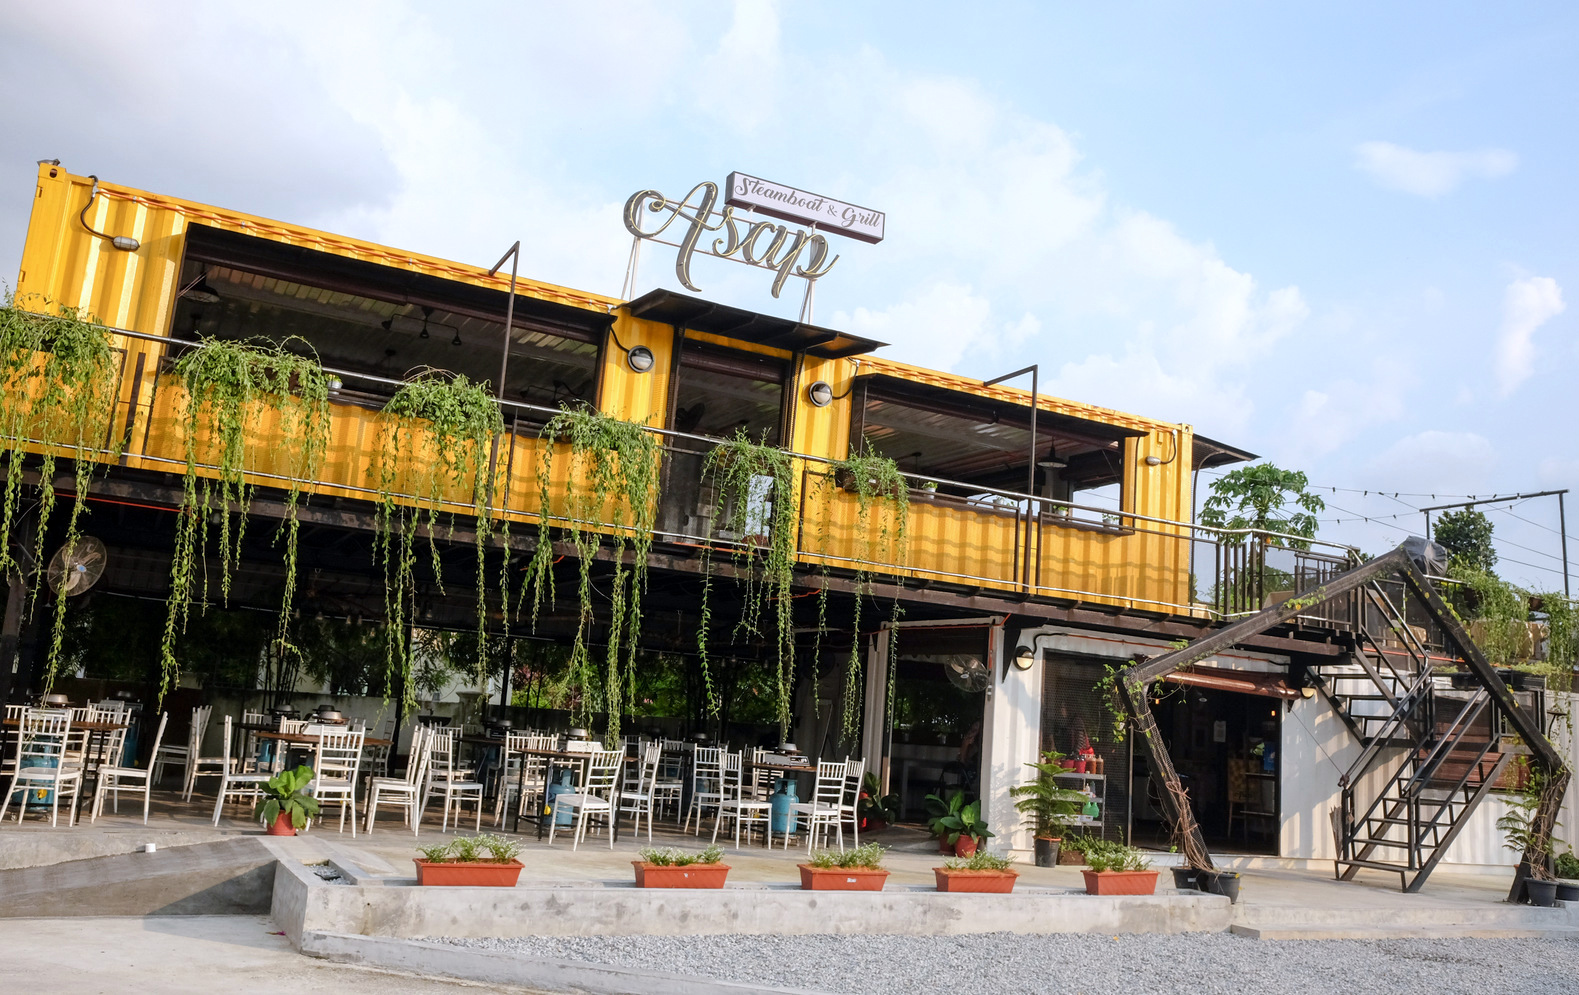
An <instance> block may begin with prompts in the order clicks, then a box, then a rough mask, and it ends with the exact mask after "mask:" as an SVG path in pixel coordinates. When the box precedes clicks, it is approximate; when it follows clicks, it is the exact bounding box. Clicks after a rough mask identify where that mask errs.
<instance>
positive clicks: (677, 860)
mask: <svg viewBox="0 0 1579 995" xmlns="http://www.w3.org/2000/svg"><path fill="white" fill-rule="evenodd" d="M638 852H639V854H640V856H641V859H643V860H645V861H646V862H647V863H649V864H655V865H657V866H659V867H690V866H691V865H692V864H716V863H718V862H719V861H720V860H723V859H724V848H723V847H721V846H710V847H707V848H706V849H704V850H702V851H700V852H698V853H687V852H686V851H684V850H682V849H680V848H679V847H675V846H666V847H662V848H659V847H651V846H649V847H643V848H642V849H641V850H640V851H638Z"/></svg>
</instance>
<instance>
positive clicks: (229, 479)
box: [160, 338, 329, 690]
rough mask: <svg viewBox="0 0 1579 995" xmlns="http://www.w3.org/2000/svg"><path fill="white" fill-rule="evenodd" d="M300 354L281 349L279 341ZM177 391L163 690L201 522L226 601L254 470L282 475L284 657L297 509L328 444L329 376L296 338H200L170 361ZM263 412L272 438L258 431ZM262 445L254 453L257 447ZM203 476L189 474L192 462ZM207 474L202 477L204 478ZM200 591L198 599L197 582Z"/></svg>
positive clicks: (198, 550) (201, 545)
mask: <svg viewBox="0 0 1579 995" xmlns="http://www.w3.org/2000/svg"><path fill="white" fill-rule="evenodd" d="M292 345H294V346H296V347H298V348H301V349H303V350H305V354H299V353H296V352H291V351H289V349H288V347H289V346H292ZM175 376H176V378H177V379H178V380H179V381H180V383H181V386H182V388H183V390H184V394H183V398H182V402H181V407H180V408H179V410H178V413H177V417H178V419H179V420H180V424H181V434H182V437H183V439H184V440H185V444H186V453H185V455H186V472H185V474H184V475H183V477H182V482H181V507H180V513H179V515H178V516H177V522H176V533H175V548H174V552H173V554H172V556H171V558H170V597H169V599H168V608H167V611H166V615H165V629H164V639H163V642H162V644H161V646H160V660H161V664H162V670H163V689H164V690H168V689H169V687H170V685H171V684H172V683H173V682H174V680H175V679H176V677H177V675H178V673H179V668H180V664H179V662H178V661H177V660H176V658H175V653H174V651H173V647H174V644H175V640H176V637H177V636H178V635H179V634H180V633H182V632H184V631H185V629H186V621H187V616H188V613H189V612H190V610H191V606H192V601H193V597H194V587H193V574H194V573H195V572H196V568H197V566H198V564H200V563H203V562H204V561H205V556H204V553H205V550H206V546H207V538H208V528H209V521H210V519H211V518H212V517H214V516H217V517H218V519H219V565H220V572H219V588H220V596H221V598H223V599H224V600H227V601H228V600H229V598H230V578H231V575H232V574H233V573H234V572H235V571H236V569H237V568H238V567H239V566H240V565H241V546H242V541H243V540H244V539H245V537H246V527H247V515H248V512H249V510H250V508H251V505H252V495H253V490H254V486H253V484H252V483H251V482H249V481H248V479H247V476H246V474H247V473H248V472H249V471H251V472H256V471H258V470H259V469H260V468H261V467H262V466H265V465H268V466H272V467H273V471H272V472H273V474H274V475H275V476H278V477H283V478H285V479H284V488H285V518H284V519H283V520H282V521H281V523H280V528H279V531H278V532H277V533H276V534H275V541H276V542H283V544H284V553H285V583H284V591H283V595H282V598H281V605H280V621H279V627H278V630H277V633H276V637H275V641H276V644H277V646H276V649H277V651H278V652H280V653H285V654H288V653H290V652H291V649H292V648H291V646H290V642H289V638H288V632H289V629H288V624H287V623H288V621H289V619H290V613H291V606H292V603H293V601H294V600H295V593H296V562H297V555H296V540H297V533H298V527H299V522H298V519H297V506H298V504H299V503H300V500H301V495H302V488H303V484H304V482H305V481H310V480H313V479H316V477H317V476H318V469H319V467H320V466H321V465H322V463H323V456H324V452H325V450H326V449H327V448H328V443H329V376H328V374H326V373H324V371H323V367H322V366H321V365H320V364H319V362H318V356H317V354H316V353H315V352H313V350H312V347H311V346H309V345H308V344H307V343H306V342H305V341H303V340H301V339H287V340H285V341H284V342H278V343H276V342H270V341H268V340H266V339H251V340H248V341H239V342H238V341H232V340H226V339H213V338H206V339H204V340H202V342H201V343H200V344H199V347H198V348H195V349H191V350H189V351H187V352H186V353H184V354H183V355H181V356H180V357H179V358H178V359H177V360H176V362H175ZM271 413H272V414H273V415H274V416H275V417H276V418H277V419H278V423H277V427H278V435H277V437H271V436H267V435H263V434H261V433H260V432H259V431H258V427H259V425H260V423H261V422H262V420H263V419H266V418H268V417H269V415H270V414H271ZM260 449H262V451H263V452H262V454H260V452H259V450H260ZM200 467H201V468H203V469H204V470H206V471H207V472H206V473H204V474H201V475H200V474H199V468H200ZM210 474H211V475H210ZM203 586H204V590H203V591H202V592H201V597H202V599H203V600H205V601H206V600H207V594H208V592H207V589H206V588H207V581H206V579H205V581H204V585H203Z"/></svg>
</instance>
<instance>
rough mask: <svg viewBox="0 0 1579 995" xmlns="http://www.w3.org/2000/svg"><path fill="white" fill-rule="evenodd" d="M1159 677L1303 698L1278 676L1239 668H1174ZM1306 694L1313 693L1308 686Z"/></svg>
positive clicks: (1221, 688) (1290, 698)
mask: <svg viewBox="0 0 1579 995" xmlns="http://www.w3.org/2000/svg"><path fill="white" fill-rule="evenodd" d="M1163 680H1165V681H1168V682H1170V683H1173V684H1187V685H1189V686H1191V687H1199V688H1206V689H1208V690H1211V691H1232V692H1234V693H1235V694H1253V695H1260V696H1261V697H1263V698H1281V699H1282V700H1284V701H1298V700H1299V699H1300V698H1302V697H1305V695H1303V694H1301V693H1300V691H1299V690H1298V689H1297V688H1291V687H1289V686H1288V681H1287V680H1286V679H1284V678H1282V677H1274V676H1272V675H1270V674H1250V673H1245V672H1244V671H1241V670H1224V669H1221V668H1218V667H1202V666H1197V667H1196V668H1195V669H1194V670H1175V671H1174V672H1173V673H1171V674H1169V675H1167V676H1166V677H1164V678H1163ZM1310 693H1311V695H1312V696H1314V695H1315V693H1316V692H1315V689H1314V688H1312V689H1310Z"/></svg>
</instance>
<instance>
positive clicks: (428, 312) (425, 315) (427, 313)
mask: <svg viewBox="0 0 1579 995" xmlns="http://www.w3.org/2000/svg"><path fill="white" fill-rule="evenodd" d="M431 317H433V309H432V308H430V307H428V306H426V305H424V306H423V308H422V331H420V332H418V333H417V338H419V339H425V338H427V337H428V319H429V318H431ZM391 320H393V319H391ZM459 335H460V333H459V332H457V333H456V336H457V337H459Z"/></svg>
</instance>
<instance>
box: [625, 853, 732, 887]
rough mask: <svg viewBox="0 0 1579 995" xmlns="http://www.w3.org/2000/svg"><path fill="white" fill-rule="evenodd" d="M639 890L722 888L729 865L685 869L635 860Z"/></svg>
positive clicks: (727, 874) (690, 865) (632, 863)
mask: <svg viewBox="0 0 1579 995" xmlns="http://www.w3.org/2000/svg"><path fill="white" fill-rule="evenodd" d="M631 866H632V867H634V868H636V887H638V888H722V887H723V886H724V879H725V878H727V877H729V865H728V864H687V865H686V866H684V867H674V866H672V865H663V864H649V863H647V862H646V861H645V860H633V861H631Z"/></svg>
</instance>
